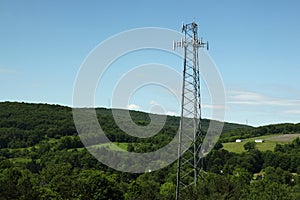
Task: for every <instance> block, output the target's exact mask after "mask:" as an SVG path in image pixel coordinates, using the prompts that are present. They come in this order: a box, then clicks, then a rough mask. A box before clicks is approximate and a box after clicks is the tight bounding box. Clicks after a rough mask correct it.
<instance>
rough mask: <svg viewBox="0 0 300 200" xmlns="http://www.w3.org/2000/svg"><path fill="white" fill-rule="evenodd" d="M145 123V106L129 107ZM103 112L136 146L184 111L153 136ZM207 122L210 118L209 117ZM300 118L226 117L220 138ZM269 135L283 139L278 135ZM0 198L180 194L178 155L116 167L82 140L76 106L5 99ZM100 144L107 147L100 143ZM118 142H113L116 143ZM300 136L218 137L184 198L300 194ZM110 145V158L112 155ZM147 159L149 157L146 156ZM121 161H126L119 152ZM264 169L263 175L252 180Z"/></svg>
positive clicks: (289, 127) (160, 139)
mask: <svg viewBox="0 0 300 200" xmlns="http://www.w3.org/2000/svg"><path fill="white" fill-rule="evenodd" d="M130 114H131V116H132V118H133V120H134V121H135V122H136V123H137V124H140V125H146V124H148V123H149V122H150V121H149V120H150V119H149V116H148V114H147V113H142V112H136V111H130ZM97 117H98V119H99V121H100V123H101V125H102V128H103V129H104V131H105V132H106V134H107V136H108V137H109V139H110V140H111V141H114V142H115V143H116V144H119V146H120V147H121V148H123V149H124V150H127V151H134V152H137V153H139V152H149V151H154V150H156V149H157V148H160V147H162V146H164V145H165V144H166V143H168V142H169V141H170V140H171V139H172V138H173V136H174V135H175V134H176V132H177V129H178V122H179V118H178V117H170V116H168V117H167V122H166V124H165V126H164V127H163V129H162V130H161V131H160V132H159V133H158V134H157V135H155V136H153V137H151V138H145V139H142V138H135V137H132V136H129V135H127V134H126V133H124V132H123V131H122V130H121V129H120V128H119V127H118V126H117V125H116V124H115V123H114V120H113V118H112V114H111V110H110V109H105V108H98V109H97ZM203 126H204V128H205V129H206V128H207V126H208V120H203ZM298 128H299V124H295V125H293V124H284V125H270V126H265V127H258V128H253V127H249V126H244V125H238V124H230V123H225V128H224V131H223V133H222V135H221V140H223V141H226V140H227V141H230V140H232V139H234V138H235V137H247V136H253V137H254V136H257V135H258V136H263V137H264V136H268V137H271V135H269V134H271V133H272V132H273V131H274V133H275V134H276V136H279V135H280V133H281V134H282V133H288V132H290V133H292V132H296V131H298V130H299V129H298ZM274 133H273V134H274ZM274 137H275V136H272V137H271V139H272V138H273V140H278V137H277V138H276V137H275V138H274ZM0 145H1V146H0V186H1V187H0V199H76V200H78V199H121V200H122V199H126V200H129V199H134V200H136V199H143V200H148V199H149V200H150V199H151V200H152V199H165V200H167V199H174V198H175V187H176V169H177V163H176V162H174V163H172V164H170V165H169V166H166V167H165V168H162V169H160V170H157V171H154V172H151V173H143V174H130V173H125V172H121V171H116V170H114V169H112V168H109V167H108V166H106V165H104V164H102V163H101V162H99V161H98V160H97V159H96V158H94V157H93V156H92V155H91V154H90V153H89V152H88V151H87V150H86V149H85V148H84V147H83V145H82V143H81V140H80V139H79V137H78V135H77V132H76V129H75V126H74V122H73V118H72V109H71V108H69V107H64V106H59V105H47V104H28V103H15V102H14V103H13V102H2V103H0ZM100 148H106V147H103V146H101V147H100ZM112 150H113V149H112ZM299 151H300V139H296V140H294V141H293V142H289V143H285V144H284V145H277V146H276V148H275V150H274V151H266V152H261V151H258V150H256V149H252V150H250V151H247V152H243V153H240V154H236V153H232V152H228V151H226V150H224V149H223V148H222V147H221V145H216V146H215V149H213V150H212V151H211V153H209V154H208V155H207V156H206V157H205V158H204V160H203V161H204V165H203V166H202V167H203V170H204V171H205V172H206V173H205V178H204V181H199V183H198V185H197V188H194V189H193V188H190V189H189V190H187V192H186V193H185V194H184V195H183V196H185V197H186V199H253V198H254V197H262V198H260V199H289V200H290V199H291V200H296V199H300V192H299V191H300V176H299V175H298V174H300V167H299V166H300V155H299ZM114 153H115V151H112V152H111V153H110V154H108V155H107V156H109V158H111V159H112V158H113V155H114ZM146 161H147V160H146ZM118 162H120V161H119V160H118ZM260 172H263V174H264V178H263V179H262V180H252V177H253V174H255V173H260Z"/></svg>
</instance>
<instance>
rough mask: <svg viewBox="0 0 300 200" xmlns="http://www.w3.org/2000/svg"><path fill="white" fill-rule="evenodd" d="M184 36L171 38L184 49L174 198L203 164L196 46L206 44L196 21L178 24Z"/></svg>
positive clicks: (187, 184)
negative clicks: (200, 36)
mask: <svg viewBox="0 0 300 200" xmlns="http://www.w3.org/2000/svg"><path fill="white" fill-rule="evenodd" d="M182 32H183V33H184V38H182V39H181V41H177V42H174V46H173V47H174V49H175V48H176V47H181V48H183V49H184V64H183V68H184V69H183V82H182V99H181V119H180V128H179V138H178V140H179V145H178V166H177V183H176V199H177V200H178V199H179V198H180V196H181V193H182V192H183V190H185V189H187V188H188V187H189V186H191V185H194V186H196V185H197V179H198V175H199V172H200V170H201V169H202V168H203V159H201V157H200V149H201V145H202V142H203V138H204V135H203V132H202V131H201V95H200V73H199V59H198V49H199V48H204V47H207V50H208V42H206V43H203V42H202V38H200V39H199V38H198V25H197V24H196V23H195V22H192V23H190V24H185V25H184V24H183V25H182Z"/></svg>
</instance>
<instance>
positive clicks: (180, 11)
mask: <svg viewBox="0 0 300 200" xmlns="http://www.w3.org/2000/svg"><path fill="white" fill-rule="evenodd" d="M299 10H300V1H297V0H294V1H292V0H287V1H286V0H278V1H274V0H264V1H259V0H253V1H238V0H236V1H232V0H226V1H216V0H214V1H199V0H195V1H163V0H160V1H156V0H151V1H137V0H136V1H132V0H128V1H115V0H111V1H73V0H72V1H71V0H70V1H60V0H53V1H45V0H43V1H40V0H37V1H32V0H28V1H15V0H13V1H12V0H1V1H0V101H24V102H43V103H51V104H61V105H67V106H71V105H72V92H73V86H74V82H75V79H76V75H77V73H78V70H79V68H80V66H81V64H82V63H83V61H84V59H85V58H86V57H87V55H88V54H89V52H90V51H91V50H92V49H93V48H95V47H96V45H98V44H99V43H100V42H102V41H104V40H105V39H107V38H108V37H110V36H112V35H115V34H118V33H120V32H122V31H126V30H129V29H132V28H140V27H163V28H169V29H173V30H178V31H180V28H181V24H182V22H186V23H188V22H191V21H193V20H195V21H196V22H197V23H198V24H199V32H200V34H201V36H203V38H205V40H206V39H208V40H209V41H210V46H211V48H210V51H209V54H210V56H211V57H212V59H213V60H214V62H215V63H216V65H217V67H218V70H219V72H220V74H221V76H222V79H223V82H224V86H225V89H226V98H227V102H226V104H227V107H226V117H225V120H226V121H229V122H238V123H246V122H248V124H249V125H254V126H259V125H264V124H271V123H282V122H292V123H299V122H300V78H299V75H300V12H299ZM170 45H172V38H170ZM144 53H145V52H144ZM144 56H145V54H144ZM138 57H139V58H141V56H140V55H138ZM152 57H153V58H156V59H157V57H159V56H157V55H156V54H155V53H153V52H150V53H149V56H148V57H147V59H149V60H147V62H148V61H149V62H150V61H151V58H152ZM133 59H134V57H133ZM128 60H129V59H123V63H122V59H121V60H119V61H118V62H119V64H120V65H128V68H127V69H130V66H131V65H132V64H131V63H129V61H128ZM140 60H141V59H140ZM154 61H155V62H158V61H160V59H157V60H154ZM177 61H178V62H177ZM175 62H176V63H178V66H177V68H180V67H182V66H181V64H182V62H181V61H180V60H178V59H177V60H176V58H174V60H173V62H172V63H173V64H174V63H175ZM116 64H118V63H115V65H116ZM135 64H139V63H135ZM113 73H116V70H115V71H112V72H111V76H115V75H114V74H113ZM154 74H155V73H154ZM119 75H120V74H119ZM116 76H117V75H116ZM108 88H109V87H108ZM149 91H155V92H154V93H155V94H157V93H158V92H157V90H155V88H148V89H146V90H145V91H144V94H143V91H140V93H136V94H135V98H133V100H132V102H131V104H132V105H131V107H132V108H136V109H140V110H144V111H147V110H148V109H149V105H150V104H155V103H157V101H159V98H158V99H151V98H152V96H151V93H149ZM145 92H147V93H148V94H147V95H148V96H147V98H146V99H147V100H145V96H143V95H145ZM98 96H99V94H98ZM100 96H101V95H100ZM204 98H205V97H204ZM170 99H172V97H170ZM108 101H109V97H104V98H102V99H99V100H98V101H96V102H97V105H98V106H104V107H107V106H110V104H109V103H108ZM162 101H163V100H162ZM165 102H168V101H165ZM165 102H164V104H166V103H165ZM170 104H171V103H170ZM174 105H175V106H177V107H178V102H177V103H175V104H173V108H171V107H172V106H170V109H169V110H168V105H167V104H166V105H165V107H166V108H167V112H169V113H178V109H177V108H176V109H174ZM207 113H209V110H204V112H203V115H204V117H209V114H207Z"/></svg>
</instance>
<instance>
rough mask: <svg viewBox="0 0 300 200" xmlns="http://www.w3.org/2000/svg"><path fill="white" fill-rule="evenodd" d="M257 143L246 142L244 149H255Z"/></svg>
mask: <svg viewBox="0 0 300 200" xmlns="http://www.w3.org/2000/svg"><path fill="white" fill-rule="evenodd" d="M255 146H256V143H255V142H247V143H246V144H244V149H245V150H246V151H250V150H252V149H255Z"/></svg>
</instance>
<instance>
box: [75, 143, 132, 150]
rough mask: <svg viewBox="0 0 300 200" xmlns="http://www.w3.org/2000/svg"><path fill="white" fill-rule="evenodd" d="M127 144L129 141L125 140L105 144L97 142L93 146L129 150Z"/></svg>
mask: <svg viewBox="0 0 300 200" xmlns="http://www.w3.org/2000/svg"><path fill="white" fill-rule="evenodd" d="M127 146H128V143H125V142H113V143H105V144H96V145H93V146H91V148H100V147H104V148H108V149H109V150H113V151H127ZM78 149H83V148H78Z"/></svg>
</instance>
